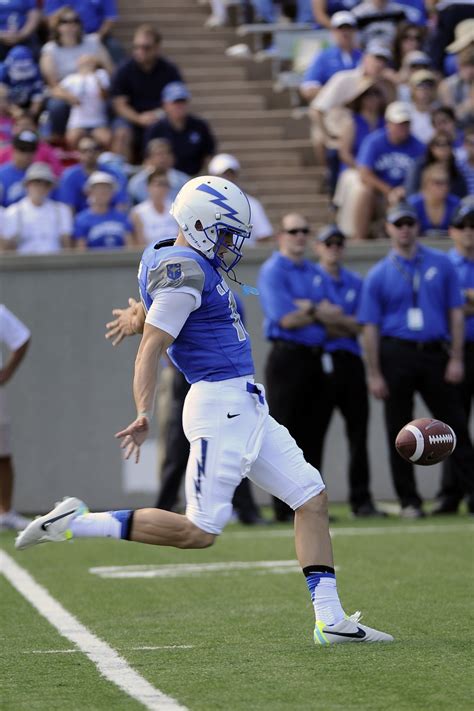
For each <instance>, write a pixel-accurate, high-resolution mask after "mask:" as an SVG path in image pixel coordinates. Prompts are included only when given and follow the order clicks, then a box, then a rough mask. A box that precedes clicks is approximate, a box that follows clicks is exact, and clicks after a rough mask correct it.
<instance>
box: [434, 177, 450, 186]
mask: <svg viewBox="0 0 474 711" xmlns="http://www.w3.org/2000/svg"><path fill="white" fill-rule="evenodd" d="M430 183H433V185H449V180H446V179H445V178H431V180H430Z"/></svg>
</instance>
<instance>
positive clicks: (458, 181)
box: [405, 131, 467, 198]
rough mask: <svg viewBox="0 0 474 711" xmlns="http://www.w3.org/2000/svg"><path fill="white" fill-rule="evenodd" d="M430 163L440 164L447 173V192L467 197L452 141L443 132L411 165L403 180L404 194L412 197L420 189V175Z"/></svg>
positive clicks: (464, 182)
mask: <svg viewBox="0 0 474 711" xmlns="http://www.w3.org/2000/svg"><path fill="white" fill-rule="evenodd" d="M432 163H440V164H441V165H443V166H444V167H445V168H446V169H447V171H448V175H449V178H450V183H449V192H450V193H452V194H453V195H457V196H458V197H459V198H463V197H464V196H465V195H467V186H466V180H465V178H464V176H463V174H462V172H461V170H460V168H459V167H458V166H457V164H456V158H455V155H454V152H453V139H452V136H450V135H449V134H448V133H446V132H445V131H438V132H436V133H435V134H434V136H433V138H432V139H431V141H430V142H429V143H428V145H427V146H426V150H425V151H424V153H423V155H421V156H419V158H417V159H416V160H415V162H414V163H412V164H411V165H410V166H409V168H408V172H407V175H406V178H405V194H406V195H413V193H417V192H419V190H420V187H421V174H422V173H423V170H424V169H425V168H426V167H427V166H428V165H431V164H432Z"/></svg>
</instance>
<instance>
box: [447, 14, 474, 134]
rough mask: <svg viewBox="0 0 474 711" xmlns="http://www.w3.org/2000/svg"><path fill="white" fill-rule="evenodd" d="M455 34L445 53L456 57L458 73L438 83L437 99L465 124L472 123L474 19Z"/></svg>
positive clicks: (473, 110)
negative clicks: (453, 40)
mask: <svg viewBox="0 0 474 711" xmlns="http://www.w3.org/2000/svg"><path fill="white" fill-rule="evenodd" d="M456 33H457V39H456V41H455V42H453V43H452V44H450V45H449V47H447V51H448V52H450V53H451V54H455V55H456V59H457V65H458V71H457V73H455V74H452V75H451V76H449V77H447V78H446V79H443V81H442V82H441V83H440V85H439V98H440V101H441V102H442V103H443V104H445V105H446V106H451V107H452V108H453V109H454V111H455V114H456V118H457V120H458V121H459V122H461V123H462V124H466V123H469V122H470V121H474V19H472V20H465V21H464V22H462V23H461V24H460V25H458V27H457V28H456Z"/></svg>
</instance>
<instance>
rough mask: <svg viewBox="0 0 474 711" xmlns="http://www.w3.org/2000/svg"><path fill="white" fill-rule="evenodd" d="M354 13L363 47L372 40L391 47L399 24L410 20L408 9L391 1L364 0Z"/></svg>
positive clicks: (355, 8) (353, 10) (354, 9)
mask: <svg viewBox="0 0 474 711" xmlns="http://www.w3.org/2000/svg"><path fill="white" fill-rule="evenodd" d="M352 12H353V14H354V15H355V17H356V19H357V25H358V27H359V30H360V35H361V42H362V46H363V47H366V46H367V45H368V44H369V42H371V41H372V40H376V41H377V42H381V43H382V44H385V45H386V46H387V47H391V46H392V45H393V42H394V40H395V35H396V32H397V26H398V24H399V23H400V22H403V21H404V20H408V19H409V17H408V15H409V13H408V9H407V7H406V6H405V5H400V4H399V3H396V2H390V0H364V1H363V2H361V3H360V4H358V5H357V6H356V7H354V8H353V9H352Z"/></svg>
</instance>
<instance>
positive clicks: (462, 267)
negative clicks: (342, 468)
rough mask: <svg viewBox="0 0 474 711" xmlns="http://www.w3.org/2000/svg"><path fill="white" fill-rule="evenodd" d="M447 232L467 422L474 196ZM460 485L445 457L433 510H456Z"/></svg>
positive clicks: (473, 392) (473, 393)
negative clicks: (459, 298) (460, 326)
mask: <svg viewBox="0 0 474 711" xmlns="http://www.w3.org/2000/svg"><path fill="white" fill-rule="evenodd" d="M449 235H450V237H451V239H452V240H453V242H454V247H453V249H451V250H450V251H449V252H448V257H449V258H450V260H451V261H452V263H453V265H454V268H455V269H456V271H457V273H458V276H459V281H460V282H461V288H462V289H463V291H464V297H465V299H466V301H465V304H464V315H465V317H466V320H465V334H464V338H465V341H464V380H463V382H462V385H461V388H460V395H461V399H462V403H463V407H464V411H465V413H466V420H467V422H469V416H470V414H471V406H472V399H473V397H474V199H473V197H472V196H471V197H467V198H465V199H464V200H462V201H461V203H460V205H459V207H458V209H457V210H456V212H455V214H454V215H453V219H452V221H451V226H450V228H449ZM465 493H466V492H465V489H464V487H463V486H462V476H461V477H460V476H459V472H458V471H457V469H456V466H455V465H454V462H453V461H452V460H451V458H450V459H447V460H446V461H445V463H444V465H443V478H442V484H441V491H440V493H439V495H438V499H439V501H438V505H437V506H436V507H435V509H434V510H433V512H432V513H433V514H450V513H456V512H457V510H458V507H459V504H460V502H461V500H462V498H463V496H464V495H465ZM468 507H469V511H470V512H471V513H474V500H473V499H472V498H471V499H470V500H469V501H468Z"/></svg>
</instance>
